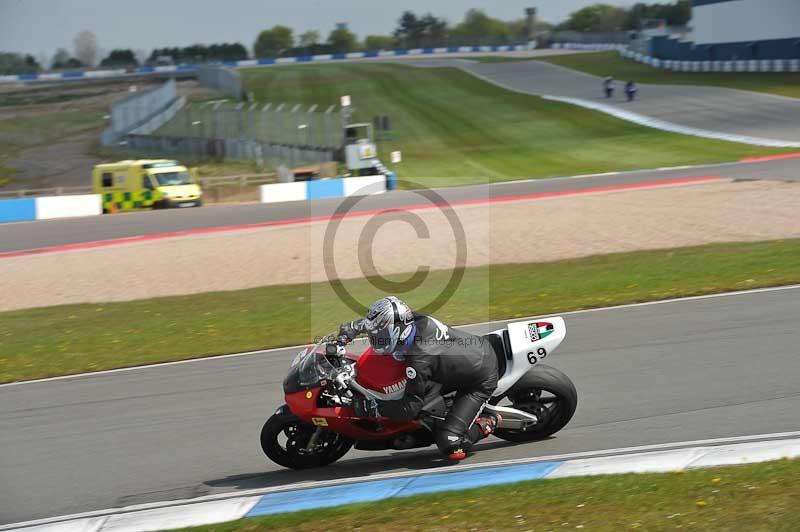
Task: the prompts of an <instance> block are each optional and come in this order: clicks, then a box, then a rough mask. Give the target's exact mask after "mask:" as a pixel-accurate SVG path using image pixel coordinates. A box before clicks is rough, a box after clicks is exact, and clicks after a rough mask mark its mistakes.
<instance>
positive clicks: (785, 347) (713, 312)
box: [0, 287, 800, 524]
mask: <svg viewBox="0 0 800 532" xmlns="http://www.w3.org/2000/svg"><path fill="white" fill-rule="evenodd" d="M798 295H800V287H790V288H786V289H779V290H771V291H756V292H750V293H741V294H735V295H727V296H721V297H708V298H697V299H687V300H676V301H671V302H663V303H658V304H645V305H639V306H629V307H620V308H615V309H605V310H599V311H585V312H577V313H572V314H569V315H567V316H566V320H567V328H568V333H567V338H566V340H565V341H564V343H563V344H562V346H561V347H560V348H559V349H558V350H557V351H555V352H554V353H553V355H552V358H549V359H548V363H550V364H551V365H553V366H556V367H558V368H560V369H562V370H563V371H565V372H566V373H567V374H568V375H570V376H571V377H572V379H573V380H574V381H575V384H576V386H577V388H578V392H579V395H580V400H579V407H578V411H577V413H576V416H575V418H574V419H573V421H572V423H571V424H570V425H568V427H567V428H566V429H564V430H563V431H562V432H560V433H559V434H558V435H557V436H556V437H554V438H552V439H549V440H547V441H543V442H537V443H528V444H519V445H512V444H508V443H506V442H502V441H500V440H496V439H494V438H491V439H489V440H487V441H486V442H484V443H482V444H481V445H480V447H479V452H478V453H477V454H476V455H475V456H474V457H471V458H470V459H469V460H470V462H472V463H480V462H491V461H496V460H502V459H513V458H524V457H534V456H545V455H553V454H561V453H570V452H581V451H596V450H602V449H611V448H619V447H628V446H637V445H649V444H660V443H668V442H676V441H687V440H697V439H706V438H724V437H733V436H743V435H751V434H764V433H774V432H783V431H791V430H795V429H797V425H798V421H800V384H798V380H797V375H798V374H800V355H799V354H798V348H797V345H798V340H800V337H799V336H798V333H797V323H798V318H799V317H800V297H798ZM498 326H499V324H483V325H476V326H470V327H467V329H469V330H471V331H472V332H474V333H483V332H487V331H489V330H492V329H494V328H497V327H498ZM295 351H296V349H292V348H289V349H279V350H273V351H268V352H262V353H257V354H251V355H245V356H235V357H228V358H217V359H204V360H199V361H193V362H188V363H178V364H172V365H161V366H151V367H146V368H137V369H132V370H126V371H117V372H108V373H102V374H97V375H84V376H79V377H75V378H67V379H60V380H51V381H41V382H34V383H24V384H17V385H7V386H0V449H2V453H0V523H3V524H5V523H11V522H20V521H23V520H29V519H36V518H44V517H50V516H55V515H63V514H68V513H76V512H81V511H89V510H97V509H104V508H112V507H119V506H124V505H131V504H139V503H146V502H154V501H164V500H171V499H186V498H192V497H196V496H201V495H206V494H211V493H222V492H232V491H236V490H241V489H254V488H262V487H268V486H276V485H283V484H289V483H293V482H298V481H308V480H328V479H338V478H344V477H358V476H368V475H371V474H377V473H386V472H392V471H409V470H411V471H413V470H421V469H428V468H433V467H442V465H443V464H442V463H441V462H440V461H439V460H438V455H437V453H436V452H435V451H434V450H433V449H425V450H417V451H405V452H399V451H392V452H363V451H361V452H358V451H351V452H350V453H349V454H348V455H347V456H346V457H345V458H344V459H342V460H341V461H340V462H338V463H336V464H334V465H333V466H329V467H327V468H323V469H319V470H315V471H306V472H293V471H287V470H282V469H281V468H280V467H278V466H276V465H274V464H272V463H271V462H269V461H268V460H267V459H266V458H265V457H264V456H263V455H262V454H261V450H260V447H259V442H258V435H259V431H260V428H261V425H262V424H263V422H264V420H265V419H266V418H267V417H268V416H269V415H270V414H271V413H272V412H273V411H274V409H275V408H276V407H277V406H278V405H280V404H281V403H282V391H281V381H282V379H283V377H284V375H285V371H286V369H287V367H288V364H289V362H290V360H291V358H292V357H293V356H294V354H295Z"/></svg>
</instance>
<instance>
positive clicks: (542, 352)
mask: <svg viewBox="0 0 800 532" xmlns="http://www.w3.org/2000/svg"><path fill="white" fill-rule="evenodd" d="M537 355H538V356H537ZM546 356H547V350H546V349H545V348H544V347H540V348H539V349H537V350H536V352H535V353H534V352H533V351H529V352H528V362H529V363H530V364H531V365H535V364H536V363H537V362H539V358H544V357H546Z"/></svg>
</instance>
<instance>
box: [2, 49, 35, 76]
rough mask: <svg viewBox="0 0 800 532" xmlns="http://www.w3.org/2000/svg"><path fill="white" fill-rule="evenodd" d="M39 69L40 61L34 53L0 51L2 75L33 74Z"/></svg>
mask: <svg viewBox="0 0 800 532" xmlns="http://www.w3.org/2000/svg"><path fill="white" fill-rule="evenodd" d="M39 70H40V67H39V63H38V62H37V61H36V59H35V58H34V57H33V56H32V55H26V56H22V55H20V54H15V53H7V52H0V75H6V74H32V73H34V72H38V71H39Z"/></svg>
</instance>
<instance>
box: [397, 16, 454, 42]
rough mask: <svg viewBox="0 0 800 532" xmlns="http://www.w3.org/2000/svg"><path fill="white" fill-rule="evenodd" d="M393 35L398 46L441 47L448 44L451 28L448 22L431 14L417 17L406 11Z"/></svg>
mask: <svg viewBox="0 0 800 532" xmlns="http://www.w3.org/2000/svg"><path fill="white" fill-rule="evenodd" d="M393 35H394V37H395V39H397V44H398V45H400V46H403V47H405V48H419V47H427V46H441V45H444V44H447V41H448V38H449V28H448V26H447V21H446V20H444V19H440V18H438V17H435V16H434V15H432V14H431V13H428V14H427V15H424V16H422V17H417V15H415V14H414V13H413V12H412V11H406V12H404V13H403V14H402V15H401V16H400V20H398V21H397V28H395V30H394V34H393Z"/></svg>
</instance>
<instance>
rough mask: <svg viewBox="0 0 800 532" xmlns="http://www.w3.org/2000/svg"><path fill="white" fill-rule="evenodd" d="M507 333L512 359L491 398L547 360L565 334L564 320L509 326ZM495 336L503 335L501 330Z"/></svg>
mask: <svg viewBox="0 0 800 532" xmlns="http://www.w3.org/2000/svg"><path fill="white" fill-rule="evenodd" d="M506 329H508V336H509V341H510V343H511V351H512V352H513V354H514V355H513V359H512V360H507V361H506V371H505V374H504V375H503V376H502V377H501V378H500V381H499V382H498V383H497V389H496V390H495V391H494V393H493V394H492V395H494V396H498V395H502V394H503V393H505V392H507V391H508V389H509V388H511V387H512V386H513V385H514V384H515V383H516V382H517V381H518V380H519V379H520V378H521V377H522V376H523V375H525V373H527V372H528V370H530V369H531V368H533V367H534V366H536V364H538V363H539V362H541V361H542V360H543V359H545V358H547V357H548V356H549V355H550V354H551V353H552V352H553V350H555V348H556V347H558V346H559V344H560V343H561V341H562V340H564V337H565V336H566V334H567V325H566V323H564V319H563V318H558V317H554V318H537V319H533V320H528V321H517V322H514V323H509V324H508V326H507V327H506ZM495 334H500V335H502V334H503V329H500V330H499V331H495Z"/></svg>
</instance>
